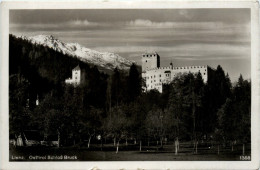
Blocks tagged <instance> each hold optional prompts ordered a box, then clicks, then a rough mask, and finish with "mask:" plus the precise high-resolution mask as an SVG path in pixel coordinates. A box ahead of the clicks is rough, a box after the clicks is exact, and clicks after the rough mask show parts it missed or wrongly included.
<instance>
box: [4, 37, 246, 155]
mask: <svg viewBox="0 0 260 170" xmlns="http://www.w3.org/2000/svg"><path fill="white" fill-rule="evenodd" d="M9 42H10V49H9V52H10V53H9V54H10V75H9V82H10V83H9V101H10V102H9V103H10V104H9V108H10V109H9V110H10V113H9V117H10V138H11V137H12V135H13V136H15V135H17V134H21V133H23V132H24V131H26V130H37V131H38V132H39V133H40V134H41V136H42V140H43V139H45V140H52V139H53V138H55V140H58V141H59V146H70V145H80V144H84V143H87V147H91V144H92V142H93V141H96V138H97V136H99V138H100V139H99V140H100V141H101V143H102V144H103V143H106V142H112V143H113V144H114V145H115V146H117V149H118V146H119V144H120V143H122V142H124V143H125V145H127V144H128V143H129V141H133V142H134V143H136V144H137V143H138V144H140V149H141V147H142V145H144V144H145V145H148V146H149V145H152V144H153V142H157V144H156V145H158V146H159V147H163V144H164V143H165V141H174V140H176V139H178V140H180V141H192V144H193V145H194V150H195V151H197V149H196V148H197V147H198V144H199V143H200V142H201V141H203V140H204V141H210V142H211V143H212V144H214V145H216V146H220V145H221V146H231V147H232V148H233V145H235V144H236V143H241V144H246V143H250V140H251V137H250V135H251V129H250V128H251V124H250V121H251V110H250V109H251V82H250V81H248V80H244V79H243V77H242V75H240V77H239V79H238V80H237V82H235V83H234V84H233V85H232V84H231V81H230V78H229V76H228V74H227V73H225V72H224V70H223V69H222V67H221V66H218V67H217V69H216V70H213V69H211V71H210V72H209V78H208V81H207V83H204V82H203V80H202V76H201V74H200V73H198V74H196V75H194V74H191V73H187V74H179V75H178V76H176V77H175V78H174V80H173V81H172V82H171V83H170V84H165V85H164V86H163V92H162V93H159V92H158V91H156V90H150V91H143V88H142V86H143V85H144V84H145V81H144V80H143V79H142V77H141V73H140V71H139V69H138V67H137V66H136V65H134V64H133V65H132V66H131V67H130V69H129V71H128V72H127V71H122V70H118V69H117V68H116V69H114V71H113V73H112V74H106V73H103V72H100V71H99V70H98V68H97V67H95V66H90V65H88V64H86V63H83V62H81V61H79V60H78V59H76V58H73V57H71V56H67V55H64V54H62V53H61V52H57V51H54V50H52V49H49V48H47V47H44V46H41V45H36V44H32V43H30V42H27V41H25V40H22V39H18V38H15V37H13V36H12V35H10V41H9ZM78 64H79V65H80V67H81V69H82V71H84V72H85V73H86V74H84V76H85V81H84V82H83V83H81V84H80V86H77V87H74V86H71V85H66V84H65V83H64V80H65V79H66V78H68V77H70V76H71V70H72V69H73V67H75V66H76V65H78ZM37 98H38V99H39V105H38V106H37V105H36V104H35V101H36V99H37Z"/></svg>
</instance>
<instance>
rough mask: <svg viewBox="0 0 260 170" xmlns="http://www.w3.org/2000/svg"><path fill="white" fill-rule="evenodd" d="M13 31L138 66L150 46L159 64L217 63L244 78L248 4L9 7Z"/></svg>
mask: <svg viewBox="0 0 260 170" xmlns="http://www.w3.org/2000/svg"><path fill="white" fill-rule="evenodd" d="M9 15H10V17H9V19H10V21H9V31H10V33H11V34H14V35H18V36H19V35H25V36H34V35H39V34H43V35H53V36H54V37H56V38H58V39H60V40H61V41H64V42H68V43H69V42H76V43H79V44H81V45H83V46H85V47H87V48H90V49H94V50H97V51H101V52H113V53H117V54H119V55H120V56H122V57H124V58H127V59H130V60H134V61H136V62H137V63H138V64H140V65H141V56H142V54H143V53H145V52H154V51H156V52H157V53H158V54H159V55H160V57H161V66H169V63H170V62H173V65H174V66H194V65H197V66H200V65H209V66H210V67H212V68H216V67H217V65H221V66H222V68H223V69H224V71H225V73H228V74H229V76H230V78H231V81H232V82H235V81H237V79H238V77H239V75H240V74H242V75H243V77H244V78H245V79H250V73H251V72H250V70H251V38H250V37H251V35H250V34H251V31H250V29H251V27H250V24H251V21H250V9H243V8H241V9H234V8H233V9H230V8H229V9H228V8H226V9H217V8H216V9H212V8H211V9H206V8H204V9H82V10H81V9H52V10H39V9H38V10H10V12H9Z"/></svg>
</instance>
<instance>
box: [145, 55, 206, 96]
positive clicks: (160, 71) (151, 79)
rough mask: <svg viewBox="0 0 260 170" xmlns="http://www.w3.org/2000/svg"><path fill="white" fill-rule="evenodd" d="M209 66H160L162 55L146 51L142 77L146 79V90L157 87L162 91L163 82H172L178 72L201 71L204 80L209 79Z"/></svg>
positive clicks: (194, 72)
mask: <svg viewBox="0 0 260 170" xmlns="http://www.w3.org/2000/svg"><path fill="white" fill-rule="evenodd" d="M209 69H210V68H209V67H208V66H184V67H173V64H172V63H170V66H169V67H160V56H159V55H158V54H157V53H156V52H154V53H145V54H143V55H142V78H144V79H145V81H146V90H147V91H149V90H152V89H157V90H158V91H159V92H161V93H162V90H163V89H162V88H163V84H168V83H170V82H171V81H172V80H173V79H174V77H175V76H177V74H180V73H182V74H183V73H189V72H190V73H193V74H196V73H199V72H200V73H201V76H202V78H203V81H204V82H207V81H208V71H209Z"/></svg>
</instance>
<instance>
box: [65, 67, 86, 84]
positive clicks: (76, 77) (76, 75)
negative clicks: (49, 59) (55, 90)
mask: <svg viewBox="0 0 260 170" xmlns="http://www.w3.org/2000/svg"><path fill="white" fill-rule="evenodd" d="M82 77H83V76H82V75H81V69H80V67H79V65H78V66H77V67H75V68H74V69H72V78H68V79H66V80H65V83H66V84H71V85H74V86H78V85H79V84H80V83H81V81H82Z"/></svg>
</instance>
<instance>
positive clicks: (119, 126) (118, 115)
mask: <svg viewBox="0 0 260 170" xmlns="http://www.w3.org/2000/svg"><path fill="white" fill-rule="evenodd" d="M104 123H105V124H104V129H107V133H108V134H107V135H108V136H112V137H113V138H114V143H117V144H116V145H117V146H116V153H118V151H119V142H120V140H121V139H123V138H124V136H125V134H126V127H127V119H126V116H125V114H124V113H123V110H122V108H120V107H114V108H112V109H111V118H110V117H107V118H106V120H105V122H104Z"/></svg>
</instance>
